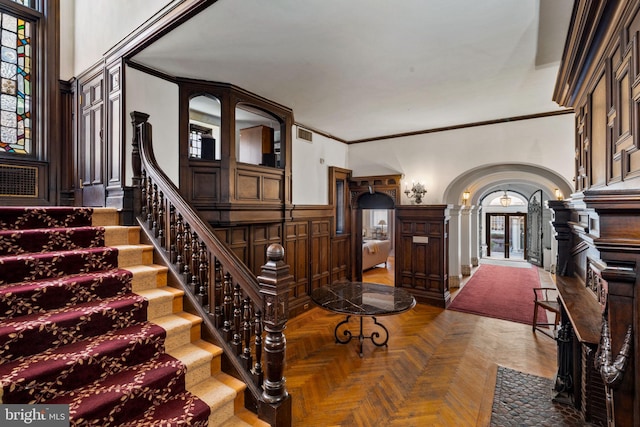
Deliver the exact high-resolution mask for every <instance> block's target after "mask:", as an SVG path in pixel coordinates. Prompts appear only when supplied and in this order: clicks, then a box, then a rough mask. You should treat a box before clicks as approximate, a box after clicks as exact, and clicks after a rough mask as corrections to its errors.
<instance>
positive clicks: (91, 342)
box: [0, 207, 210, 426]
mask: <svg viewBox="0 0 640 427" xmlns="http://www.w3.org/2000/svg"><path fill="white" fill-rule="evenodd" d="M92 214H93V210H92V209H90V208H58V207H56V208H13V207H6V208H0V387H1V389H2V390H1V393H2V401H1V403H23V404H24V403H51V404H68V405H69V408H70V415H71V418H72V420H71V423H72V425H85V424H90V425H101V426H103V425H125V426H126V425H130V426H141V425H150V424H153V423H158V422H159V421H160V420H162V422H163V425H172V424H176V423H179V422H183V423H187V424H188V425H195V426H205V425H207V420H208V417H209V414H210V408H209V406H208V405H207V404H206V403H204V402H203V401H201V400H200V399H198V398H197V397H195V396H194V395H192V394H191V393H189V392H188V391H186V389H185V373H186V368H185V366H184V365H183V364H182V363H181V362H180V361H178V360H177V359H175V358H173V357H171V356H169V355H168V354H166V353H165V350H164V340H165V336H166V332H165V331H164V329H163V328H161V327H160V326H157V325H155V324H153V323H149V322H147V321H146V316H147V304H148V303H147V301H146V300H145V299H144V298H142V297H141V296H138V295H136V294H133V293H132V292H131V280H132V275H131V273H130V272H128V271H126V270H122V269H119V268H118V250H117V249H115V248H108V247H104V228H103V227H93V226H92V225H91V223H92Z"/></svg>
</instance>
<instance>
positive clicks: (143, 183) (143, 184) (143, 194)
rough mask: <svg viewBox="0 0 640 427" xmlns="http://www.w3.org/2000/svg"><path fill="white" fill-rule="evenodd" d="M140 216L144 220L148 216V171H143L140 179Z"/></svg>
mask: <svg viewBox="0 0 640 427" xmlns="http://www.w3.org/2000/svg"><path fill="white" fill-rule="evenodd" d="M140 210H141V215H140V218H142V220H143V221H144V220H145V219H146V218H147V213H148V212H147V211H148V210H147V171H145V170H143V171H142V178H141V180H140Z"/></svg>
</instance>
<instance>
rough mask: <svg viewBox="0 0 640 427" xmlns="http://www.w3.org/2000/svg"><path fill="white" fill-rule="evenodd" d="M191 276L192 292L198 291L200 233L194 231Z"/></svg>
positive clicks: (190, 285) (192, 234) (190, 286)
mask: <svg viewBox="0 0 640 427" xmlns="http://www.w3.org/2000/svg"><path fill="white" fill-rule="evenodd" d="M190 265H191V267H190V270H191V277H190V279H189V281H188V282H187V283H188V285H189V288H190V289H191V293H192V294H194V295H196V294H197V293H198V285H199V283H198V275H199V274H200V244H199V243H198V234H197V233H196V232H195V231H193V232H192V233H191V263H190Z"/></svg>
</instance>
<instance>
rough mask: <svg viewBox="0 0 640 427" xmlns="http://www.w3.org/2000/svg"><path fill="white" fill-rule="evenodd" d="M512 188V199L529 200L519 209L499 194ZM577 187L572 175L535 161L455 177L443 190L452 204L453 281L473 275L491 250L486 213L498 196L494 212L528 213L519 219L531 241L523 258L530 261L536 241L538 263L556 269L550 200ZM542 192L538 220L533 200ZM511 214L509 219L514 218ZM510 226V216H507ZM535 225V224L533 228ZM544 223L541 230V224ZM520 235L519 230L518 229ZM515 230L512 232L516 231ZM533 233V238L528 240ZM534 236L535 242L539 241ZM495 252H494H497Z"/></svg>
mask: <svg viewBox="0 0 640 427" xmlns="http://www.w3.org/2000/svg"><path fill="white" fill-rule="evenodd" d="M505 191H507V193H508V195H510V197H511V199H512V200H515V198H520V199H522V200H523V201H526V202H527V203H526V204H525V205H524V206H522V208H521V209H518V208H517V207H516V206H515V204H511V205H510V206H508V207H505V206H503V205H502V204H501V203H500V198H501V197H502V196H504V192H505ZM571 192H572V185H571V183H570V181H569V179H567V178H565V177H563V176H561V175H559V174H558V173H557V172H555V171H552V170H550V169H547V168H544V167H540V166H536V165H531V164H489V165H484V166H480V167H477V168H474V169H470V170H468V171H467V172H465V173H463V174H460V175H459V176H458V177H457V178H456V179H454V180H453V181H451V183H450V184H449V186H448V187H447V189H446V190H445V192H444V194H443V198H444V202H445V203H447V204H451V205H453V206H454V207H455V208H454V209H452V217H451V220H450V240H449V285H450V287H451V288H455V287H457V286H459V283H460V281H461V280H462V278H463V277H464V276H469V275H470V274H471V271H472V268H473V267H477V266H478V265H479V262H480V259H481V258H482V257H483V256H486V254H487V242H489V243H490V240H491V237H490V236H487V229H488V227H490V226H491V223H490V222H491V219H488V218H487V213H488V212H489V211H491V210H492V207H491V206H490V204H488V201H489V199H490V198H491V199H494V198H495V199H496V200H497V204H496V205H495V209H494V210H495V211H500V212H505V213H512V211H513V213H517V211H518V210H520V211H521V212H522V213H523V214H526V215H527V216H526V224H523V223H521V220H522V219H521V218H520V219H519V218H516V219H515V221H516V225H515V227H516V229H517V230H521V227H526V230H527V232H526V233H525V235H524V236H523V237H521V239H523V238H524V239H528V240H527V242H526V244H527V245H528V246H525V256H524V259H525V260H526V259H528V258H529V257H528V255H529V254H528V253H526V251H527V250H528V247H529V246H531V244H532V243H535V245H534V246H536V247H537V248H538V249H539V250H540V254H539V257H536V259H537V260H538V262H537V263H536V265H541V266H543V267H544V268H545V269H546V270H550V271H552V270H553V269H554V268H555V258H556V255H555V254H556V253H557V244H556V241H555V239H552V238H551V236H552V230H551V229H550V227H551V226H550V225H549V221H550V219H551V214H550V212H549V210H548V209H546V208H545V207H544V206H545V201H546V200H555V199H558V198H560V197H562V196H563V195H570V194H571ZM534 194H538V195H539V196H537V202H538V207H539V208H541V209H539V210H538V211H537V215H538V216H536V220H535V221H533V218H532V217H531V215H530V213H529V207H530V205H531V203H530V199H531V197H532V196H533V195H534ZM510 219H511V218H509V220H510ZM504 220H505V222H504V225H505V227H507V226H510V225H508V224H507V218H506V217H505V218H504ZM531 224H533V225H536V227H534V228H536V229H535V230H532V229H531V228H530V227H531ZM537 226H539V228H537ZM516 233H519V231H517V232H516ZM511 234H513V233H511ZM529 236H531V238H530V239H529ZM534 237H535V242H534ZM494 254H495V252H494Z"/></svg>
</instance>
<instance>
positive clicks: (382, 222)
mask: <svg viewBox="0 0 640 427" xmlns="http://www.w3.org/2000/svg"><path fill="white" fill-rule="evenodd" d="M386 225H387V221H385V220H384V219H381V220H380V221H379V222H378V226H379V227H380V235H381V236H382V237H386V236H387V233H386V232H385V231H384V227H385V226H386Z"/></svg>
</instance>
